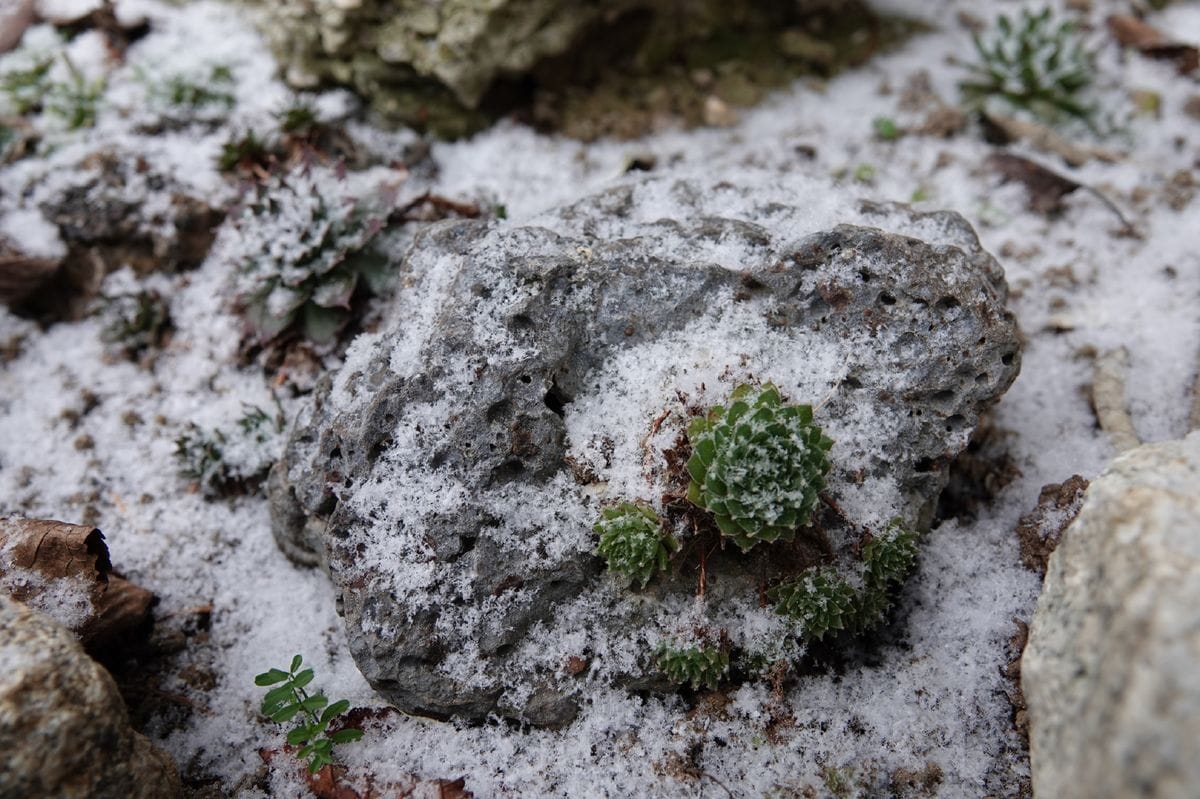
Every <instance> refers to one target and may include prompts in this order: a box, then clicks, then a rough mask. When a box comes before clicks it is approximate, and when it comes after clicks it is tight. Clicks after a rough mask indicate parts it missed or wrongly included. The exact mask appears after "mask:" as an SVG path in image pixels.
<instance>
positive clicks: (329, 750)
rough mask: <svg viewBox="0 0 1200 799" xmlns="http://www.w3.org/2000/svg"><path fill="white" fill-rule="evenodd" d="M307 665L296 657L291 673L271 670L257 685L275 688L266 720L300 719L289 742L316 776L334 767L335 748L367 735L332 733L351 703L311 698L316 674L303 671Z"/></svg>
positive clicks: (345, 731) (351, 730)
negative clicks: (325, 767) (335, 722)
mask: <svg viewBox="0 0 1200 799" xmlns="http://www.w3.org/2000/svg"><path fill="white" fill-rule="evenodd" d="M303 665H304V660H303V658H301V657H300V655H296V656H295V657H294V658H292V663H291V666H290V667H289V668H288V670H287V671H284V670H283V669H270V670H268V671H265V672H263V673H262V674H259V675H258V676H256V677H255V678H254V684H255V685H258V686H261V687H264V688H265V687H269V686H275V687H273V688H271V690H269V691H267V695H266V696H265V697H263V701H262V713H263V715H264V716H266V717H267V718H269V719H271V720H272V721H275V722H278V723H280V724H286V723H287V722H289V721H292V720H293V719H295V718H299V725H298V726H296V727H294V728H292V730H291V732H289V733H288V734H287V742H288V743H289V744H290V745H292V746H298V747H300V750H299V751H297V752H296V758H297V759H298V760H307V761H308V771H309V773H310V774H316V773H317V772H318V771H320V770H321V768H322V767H324V766H329V765H332V764H333V763H334V759H333V747H334V745H335V744H344V743H350V742H352V741H357V740H359V739H360V738H362V737H363V731H362V730H359V729H354V728H352V727H344V728H342V729H340V730H338V731H337V732H333V733H330V732H329V724H330V722H332V721H333V720H334V719H336V718H337V717H338V716H340V715H342V714H343V713H345V712H346V711H347V710H349V709H350V703H349V702H348V701H347V700H345V699H339V700H338V701H337V702H333V703H330V701H329V700H328V699H327V698H326V697H325V695H324V694H323V693H321V692H317V693H315V694H309V693H308V691H306V690H305V689H306V687H307V686H308V685H309V683H311V682H312V681H313V670H312V669H306V668H302V667H303Z"/></svg>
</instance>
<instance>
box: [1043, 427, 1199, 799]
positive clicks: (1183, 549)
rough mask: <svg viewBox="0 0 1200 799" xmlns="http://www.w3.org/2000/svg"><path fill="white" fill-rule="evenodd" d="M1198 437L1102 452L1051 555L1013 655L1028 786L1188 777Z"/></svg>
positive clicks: (1054, 790)
mask: <svg viewBox="0 0 1200 799" xmlns="http://www.w3.org/2000/svg"><path fill="white" fill-rule="evenodd" d="M1198 488H1200V433H1192V434H1191V435H1189V436H1188V437H1187V438H1185V439H1183V440H1181V441H1168V442H1163V443H1157V444H1147V445H1144V446H1141V447H1139V448H1137V449H1134V450H1131V451H1129V452H1127V453H1125V454H1123V455H1121V456H1120V457H1119V458H1117V459H1116V460H1114V461H1113V463H1112V465H1111V466H1110V467H1109V468H1108V470H1107V471H1106V472H1105V473H1104V474H1103V475H1101V476H1100V477H1099V478H1097V479H1096V480H1094V481H1093V482H1092V484H1091V486H1090V487H1089V488H1088V491H1087V496H1086V499H1085V502H1084V505H1083V509H1082V511H1081V512H1080V514H1079V516H1078V517H1077V518H1076V519H1075V522H1074V523H1073V524H1072V525H1071V526H1070V527H1069V528H1068V529H1067V531H1066V533H1065V534H1064V536H1063V539H1062V542H1061V543H1060V544H1059V546H1058V548H1057V549H1056V550H1055V551H1054V554H1053V555H1051V556H1050V565H1049V569H1048V571H1047V573H1046V583H1045V587H1044V588H1043V590H1042V595H1041V597H1040V598H1039V600H1038V606H1037V611H1036V613H1035V615H1034V619H1033V624H1032V625H1031V627H1030V631H1029V645H1028V647H1027V648H1026V649H1025V655H1024V658H1023V660H1022V665H1021V681H1022V688H1023V689H1024V693H1025V700H1026V702H1027V704H1028V707H1029V721H1030V755H1031V761H1032V769H1033V787H1034V792H1035V793H1036V794H1037V795H1038V796H1056V797H1063V798H1064V799H1070V798H1071V797H1080V798H1081V799H1082V797H1087V799H1109V798H1111V799H1117V797H1130V796H1153V797H1158V798H1159V799H1172V798H1174V797H1178V799H1184V797H1192V796H1195V795H1196V790H1197V786H1198V785H1200V670H1197V668H1196V664H1197V662H1200V492H1198V490H1197V489H1198Z"/></svg>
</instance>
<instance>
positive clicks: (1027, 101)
mask: <svg viewBox="0 0 1200 799" xmlns="http://www.w3.org/2000/svg"><path fill="white" fill-rule="evenodd" d="M975 50H976V53H977V54H978V56H979V61H978V62H977V63H974V64H968V65H967V69H968V71H969V72H970V76H969V77H968V78H967V79H966V80H963V81H962V82H961V83H959V89H960V90H961V91H962V93H963V97H964V99H965V100H966V101H967V104H968V105H969V106H970V107H972V108H974V109H976V110H982V109H984V108H985V107H986V106H987V104H988V103H989V102H990V101H993V100H997V101H1001V102H1004V103H1006V104H1007V105H1009V106H1010V107H1012V108H1016V109H1022V110H1025V111H1027V112H1028V113H1030V114H1031V115H1033V116H1034V117H1036V118H1037V119H1040V120H1041V121H1043V122H1045V123H1047V124H1051V125H1057V124H1059V123H1062V122H1065V121H1068V120H1076V121H1079V122H1082V123H1084V124H1085V125H1086V126H1087V127H1088V128H1090V129H1091V130H1093V131H1096V122H1095V118H1096V116H1097V113H1098V108H1097V106H1096V105H1095V104H1094V103H1093V102H1091V101H1089V100H1088V99H1087V91H1088V89H1089V88H1090V87H1091V85H1092V75H1093V73H1094V71H1095V67H1094V61H1095V56H1094V54H1093V53H1092V52H1091V51H1090V50H1088V49H1087V48H1085V47H1084V44H1083V40H1082V39H1081V37H1080V35H1079V32H1078V30H1077V29H1076V27H1075V25H1074V24H1073V23H1072V22H1069V21H1065V22H1056V21H1055V20H1053V19H1052V18H1051V14H1050V9H1049V8H1047V9H1044V10H1042V11H1040V12H1037V13H1032V12H1030V11H1028V10H1022V12H1021V16H1020V18H1019V19H1017V20H1016V21H1014V20H1011V19H1009V18H1008V17H1007V16H1005V15H1003V14H1002V15H1001V16H1000V17H999V19H997V21H996V25H995V27H994V28H993V29H992V31H991V33H990V35H989V36H987V37H984V36H980V35H979V34H976V35H975Z"/></svg>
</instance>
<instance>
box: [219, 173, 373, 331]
mask: <svg viewBox="0 0 1200 799" xmlns="http://www.w3.org/2000/svg"><path fill="white" fill-rule="evenodd" d="M254 191H255V194H254V196H253V197H251V198H250V199H249V200H248V201H247V202H246V203H245V205H244V206H243V208H242V210H241V212H240V213H239V214H238V215H237V216H236V217H235V218H234V219H233V220H232V223H231V224H230V225H229V226H228V228H227V230H226V232H225V233H226V235H225V236H224V237H223V240H222V242H221V257H222V258H224V259H225V260H226V261H227V262H228V263H229V264H230V265H231V266H232V267H233V268H234V269H236V270H237V276H236V280H235V293H236V298H235V302H236V304H237V306H238V307H239V309H240V310H241V311H242V313H243V315H244V316H245V319H246V322H247V323H248V325H249V326H250V328H251V330H252V332H253V333H254V335H255V336H257V338H258V339H259V341H262V342H266V341H270V340H272V339H275V338H278V337H280V336H283V335H284V334H287V333H292V332H295V333H299V334H301V335H303V336H305V337H306V338H308V339H310V340H312V341H314V342H317V343H321V344H324V343H329V342H331V341H333V340H334V339H335V338H336V337H337V335H338V333H339V332H340V331H341V330H342V328H344V327H345V326H346V324H347V323H348V322H349V321H350V309H351V303H352V301H353V300H354V298H355V295H356V293H362V292H366V293H375V292H377V291H379V290H380V289H381V288H382V287H383V285H384V284H385V282H386V280H387V276H388V271H387V267H388V261H387V259H386V258H385V257H384V256H383V255H381V254H379V253H377V252H374V251H372V250H371V248H370V245H371V242H372V240H373V239H374V238H375V236H376V234H378V233H379V231H380V230H381V229H382V227H383V223H384V218H383V215H382V214H383V212H382V211H380V209H379V208H378V206H377V204H376V203H375V202H373V200H372V199H371V198H363V199H361V200H360V199H357V198H355V197H354V196H352V195H351V194H350V193H349V187H348V186H347V185H346V184H345V182H344V181H342V180H339V179H338V177H337V176H336V175H335V174H334V173H333V172H331V171H328V170H323V169H312V170H309V169H303V170H297V171H293V172H292V173H290V174H287V175H284V176H282V177H279V178H275V179H272V180H271V181H269V182H268V183H266V184H265V185H262V186H258V187H256V189H255V190H254Z"/></svg>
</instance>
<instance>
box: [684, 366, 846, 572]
mask: <svg viewBox="0 0 1200 799" xmlns="http://www.w3.org/2000/svg"><path fill="white" fill-rule="evenodd" d="M731 399H732V404H730V406H729V407H728V408H725V407H722V406H720V405H718V406H716V407H714V408H712V409H711V410H710V411H709V412H708V414H707V415H706V416H704V417H701V418H698V419H696V420H694V421H693V422H692V423H691V424H690V425H689V426H688V440H689V442H690V443H691V445H692V455H691V458H689V459H688V463H687V470H688V474H689V475H691V482H690V483H689V485H688V495H687V496H688V499H689V500H690V501H691V502H692V503H693V504H695V505H698V506H699V507H702V508H706V509H707V510H709V511H710V512H711V513H712V514H713V519H714V520H715V521H716V523H717V526H718V527H719V528H720V530H721V532H722V533H724V534H725V535H727V536H729V537H730V538H732V539H733V540H734V542H735V543H736V544H737V545H738V546H739V547H741V549H742V551H743V552H745V551H748V550H749V549H751V548H752V547H753V546H754V545H755V544H757V543H759V542H767V543H772V542H774V541H780V540H782V541H791V540H792V539H793V538H794V537H795V535H796V528H798V527H800V526H801V525H804V524H807V523H808V521H809V519H810V518H811V517H812V513H813V510H814V509H815V508H816V505H817V501H818V495H819V494H820V492H821V491H822V490H823V489H824V488H825V475H826V474H828V472H829V460H828V459H827V458H826V457H825V453H826V452H828V451H829V448H830V447H832V446H833V442H832V441H831V440H830V439H828V438H826V437H825V436H824V435H823V434H822V433H821V429H820V428H819V427H817V426H816V425H815V424H813V413H812V408H811V407H810V406H808V405H785V404H784V403H783V399H782V398H781V396H780V394H779V390H778V389H777V388H775V386H773V385H771V384H767V385H765V386H763V387H761V388H757V387H755V386H751V385H742V386H739V387H738V388H737V389H735V390H734V392H733V394H732V397H731Z"/></svg>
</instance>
